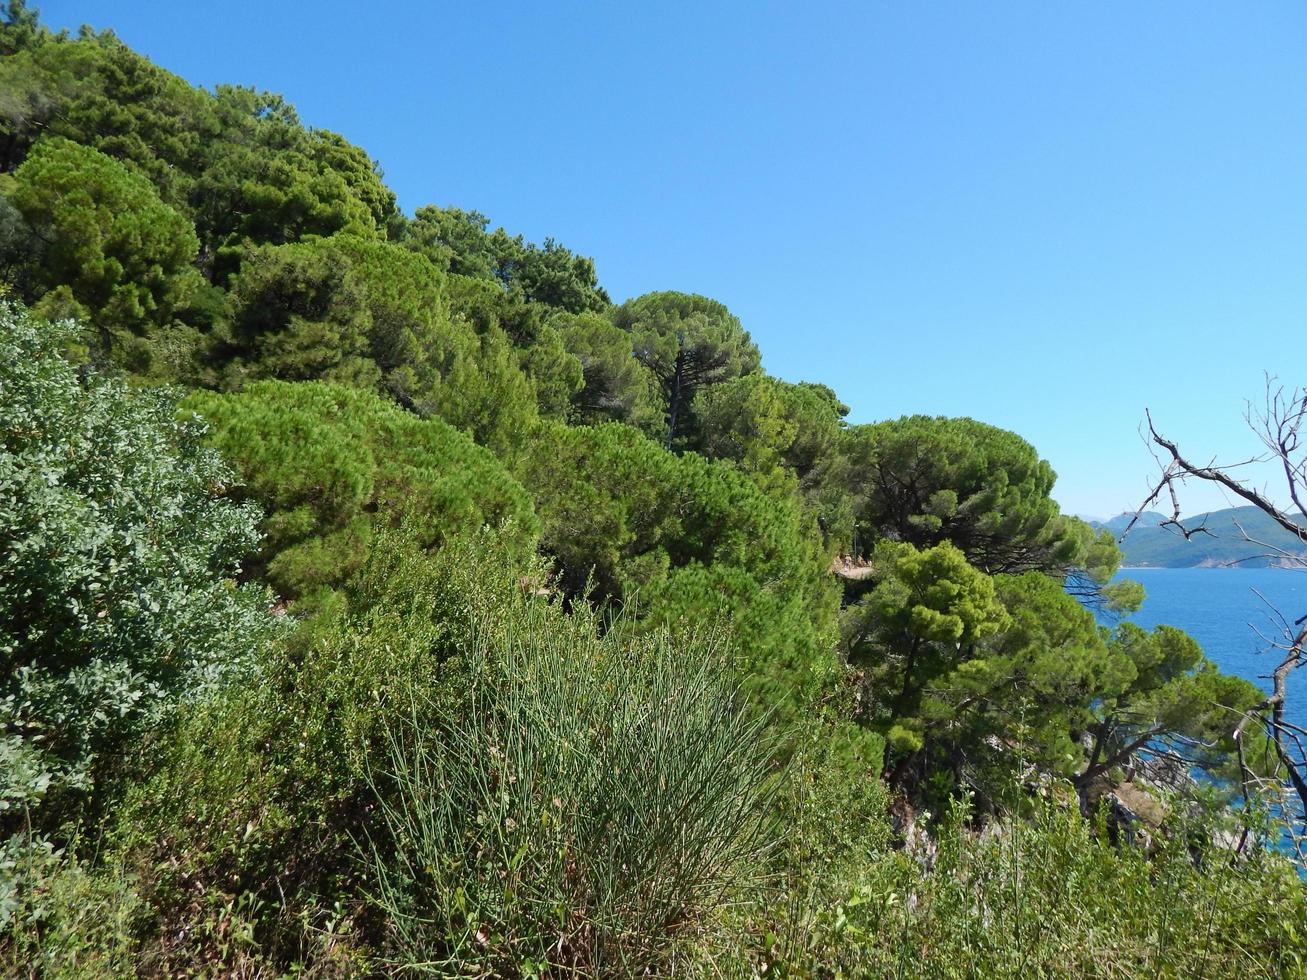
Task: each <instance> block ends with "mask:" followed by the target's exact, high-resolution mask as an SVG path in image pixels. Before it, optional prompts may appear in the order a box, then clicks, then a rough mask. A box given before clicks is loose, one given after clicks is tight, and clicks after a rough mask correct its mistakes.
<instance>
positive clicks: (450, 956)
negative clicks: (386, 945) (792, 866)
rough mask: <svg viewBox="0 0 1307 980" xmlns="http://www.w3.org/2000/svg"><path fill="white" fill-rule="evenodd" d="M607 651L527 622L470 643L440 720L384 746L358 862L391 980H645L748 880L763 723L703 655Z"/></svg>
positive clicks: (407, 729)
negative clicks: (403, 973) (412, 979)
mask: <svg viewBox="0 0 1307 980" xmlns="http://www.w3.org/2000/svg"><path fill="white" fill-rule="evenodd" d="M618 636H619V633H618V632H609V633H608V634H607V636H606V637H605V638H604V639H597V638H596V633H595V624H594V622H593V620H592V619H590V618H589V617H587V616H585V615H581V614H577V615H574V616H573V618H571V619H570V620H567V619H563V618H561V617H559V616H557V614H556V610H555V609H554V608H552V607H547V608H539V609H536V610H534V611H533V614H532V615H531V616H530V617H528V619H527V620H526V621H524V622H522V623H520V624H517V626H516V628H514V629H513V630H511V631H509V632H508V633H506V634H505V635H503V637H502V638H501V639H498V640H496V639H494V638H492V637H491V636H487V635H478V636H477V638H476V641H475V644H474V646H473V648H472V651H470V652H471V654H472V656H473V658H474V663H473V664H472V677H471V685H472V692H471V696H470V699H469V702H468V704H467V706H466V709H465V711H464V712H463V713H462V714H461V715H460V716H458V717H455V718H449V719H447V720H446V721H445V722H444V723H443V724H440V725H438V726H436V727H435V728H431V727H427V726H425V725H423V724H421V723H420V722H419V721H418V720H417V718H416V717H415V718H413V720H412V721H409V722H404V723H401V724H399V725H397V726H395V727H394V728H392V730H391V732H390V739H389V741H390V747H389V753H388V771H386V772H384V773H377V774H376V775H375V776H374V785H375V786H376V789H377V793H378V796H379V797H380V798H382V799H383V800H384V802H383V805H382V808H381V814H382V817H383V826H384V833H383V834H381V835H379V840H378V841H377V842H376V843H375V845H374V850H373V862H374V866H375V869H376V871H375V874H376V878H377V881H378V885H379V889H378V897H377V900H378V902H379V904H380V906H381V908H382V909H383V910H384V911H385V913H386V916H387V918H388V921H389V923H390V929H391V933H392V949H393V956H394V959H393V964H394V965H395V966H399V967H402V968H404V969H405V970H408V971H412V972H415V973H430V974H434V975H450V974H458V975H494V976H503V977H512V976H540V975H545V974H549V975H554V974H555V972H556V971H561V972H563V973H566V974H567V975H577V976H636V975H644V974H647V973H657V974H659V975H665V974H666V973H667V972H669V971H670V970H671V968H672V963H673V962H674V961H675V960H676V959H677V958H678V957H683V956H684V954H685V953H686V943H687V942H689V941H691V940H692V939H694V938H695V937H696V936H698V935H699V934H700V933H701V931H702V930H703V929H704V928H705V927H706V925H707V924H708V923H710V922H711V921H712V920H713V919H714V918H715V917H716V916H717V915H718V914H719V913H720V911H721V906H723V905H724V904H726V903H729V902H733V901H735V900H737V898H738V896H740V895H741V894H744V893H746V892H747V891H748V888H747V886H748V884H749V883H750V882H751V881H752V880H756V879H757V878H758V877H759V875H760V873H761V868H760V864H761V862H762V860H763V858H764V856H765V854H766V852H767V851H768V849H769V847H770V846H771V845H772V843H773V837H774V831H773V829H772V826H771V824H770V821H769V818H768V815H769V813H770V812H771V795H772V786H773V781H772V777H771V775H770V773H769V771H768V770H769V752H768V739H767V738H766V736H765V735H764V729H763V722H762V721H760V720H750V719H748V718H747V717H746V716H745V715H743V714H742V713H741V712H740V711H739V710H738V709H737V708H736V707H735V706H734V704H733V697H732V691H731V685H730V683H729V682H728V681H727V680H726V679H725V678H727V677H729V676H730V671H729V668H727V667H726V665H725V664H724V663H723V661H722V657H721V653H720V651H719V650H718V649H717V647H716V644H715V643H714V642H713V641H712V640H711V639H707V638H704V637H694V636H687V637H683V638H680V639H673V638H672V637H671V636H669V635H668V634H666V633H658V634H653V635H649V636H646V637H644V638H642V639H640V640H637V641H634V642H630V641H626V642H623V641H620V640H618V639H617V638H618Z"/></svg>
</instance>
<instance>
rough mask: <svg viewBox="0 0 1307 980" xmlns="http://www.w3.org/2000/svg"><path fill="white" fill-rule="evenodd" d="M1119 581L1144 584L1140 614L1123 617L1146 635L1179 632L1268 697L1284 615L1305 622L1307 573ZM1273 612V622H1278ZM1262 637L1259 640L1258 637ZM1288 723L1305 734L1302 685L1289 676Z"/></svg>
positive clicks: (1202, 573) (1142, 571) (1163, 571)
mask: <svg viewBox="0 0 1307 980" xmlns="http://www.w3.org/2000/svg"><path fill="white" fill-rule="evenodd" d="M1120 577H1121V578H1131V579H1135V580H1136V581H1139V582H1142V583H1143V585H1144V588H1145V589H1147V590H1148V598H1147V599H1145V600H1144V604H1143V607H1142V608H1141V609H1140V610H1139V612H1137V613H1135V614H1134V615H1133V616H1130V617H1128V618H1129V620H1130V621H1131V622H1133V623H1136V624H1138V625H1139V626H1142V627H1144V628H1145V629H1151V628H1153V627H1154V626H1158V625H1162V624H1165V625H1168V626H1176V627H1178V628H1180V629H1182V630H1184V631H1185V632H1186V633H1188V634H1189V635H1190V636H1192V637H1193V638H1194V639H1195V640H1197V641H1198V642H1199V643H1200V644H1201V645H1202V648H1203V650H1204V651H1205V652H1206V653H1207V656H1208V657H1209V658H1211V659H1212V660H1213V661H1214V662H1215V663H1216V665H1217V666H1218V667H1220V668H1221V670H1223V671H1225V672H1227V673H1231V674H1237V675H1239V676H1240V677H1246V678H1247V679H1248V680H1250V681H1252V682H1253V683H1255V684H1256V685H1257V686H1258V687H1260V688H1262V690H1264V691H1269V690H1270V687H1271V682H1270V679H1269V676H1270V673H1271V671H1272V670H1274V669H1275V667H1276V665H1277V664H1279V662H1280V660H1281V658H1282V654H1281V651H1279V650H1277V649H1273V648H1272V647H1271V642H1272V641H1278V642H1283V630H1284V624H1283V622H1282V621H1281V619H1280V618H1279V617H1280V616H1282V617H1283V618H1284V620H1287V621H1288V622H1289V623H1290V624H1292V622H1293V620H1295V619H1298V618H1299V617H1301V616H1304V615H1307V571H1298V570H1287V569H1277V568H1129V569H1124V570H1123V571H1122V572H1121V573H1120ZM1277 613H1278V615H1277ZM1258 631H1260V633H1261V635H1260V636H1259V635H1258ZM1287 689H1288V703H1287V705H1286V709H1285V718H1286V720H1287V721H1289V722H1290V723H1292V724H1295V725H1299V726H1303V727H1307V678H1304V677H1301V676H1295V673H1291V674H1290V675H1289V679H1288V682H1287Z"/></svg>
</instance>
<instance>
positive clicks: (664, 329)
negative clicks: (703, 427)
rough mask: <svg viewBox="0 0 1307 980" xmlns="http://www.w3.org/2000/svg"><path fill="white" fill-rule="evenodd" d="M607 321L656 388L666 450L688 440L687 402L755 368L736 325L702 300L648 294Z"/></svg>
mask: <svg viewBox="0 0 1307 980" xmlns="http://www.w3.org/2000/svg"><path fill="white" fill-rule="evenodd" d="M612 316H613V322H614V323H616V324H617V325H618V326H619V327H621V328H622V329H623V330H625V331H627V332H628V333H630V335H631V343H632V346H633V349H634V350H635V356H636V357H637V358H639V359H640V361H641V363H643V364H644V365H645V366H646V367H648V368H649V369H650V370H651V371H653V373H654V376H655V377H656V378H657V379H658V383H659V385H660V386H661V388H662V393H663V405H664V411H665V413H666V425H665V435H666V443H667V446H668V447H669V448H670V447H671V446H672V445H674V444H675V443H676V442H677V441H678V440H680V439H682V438H691V437H692V436H693V435H694V432H695V425H694V418H693V402H694V399H695V396H696V395H697V394H698V393H699V392H700V391H702V390H704V389H705V388H708V387H710V386H712V385H715V384H720V383H721V382H723V381H729V380H730V379H731V378H737V377H740V376H741V375H745V374H750V373H752V372H754V371H757V370H758V368H759V366H760V364H761V356H760V355H759V353H758V348H757V347H756V346H755V345H754V343H753V341H752V340H751V339H750V338H749V334H748V332H747V331H746V330H745V329H744V327H743V326H741V325H740V321H739V320H738V319H737V318H736V317H735V316H733V315H732V314H731V311H730V310H728V309H727V308H726V307H725V306H723V305H722V304H721V303H719V302H717V301H716V300H712V299H708V298H707V297H706V296H695V295H691V294H689V293H673V292H663V293H648V294H646V295H644V296H640V297H637V298H636V299H632V300H628V301H627V302H625V303H623V304H622V305H621V306H619V307H616V308H615V309H614V310H613V313H612Z"/></svg>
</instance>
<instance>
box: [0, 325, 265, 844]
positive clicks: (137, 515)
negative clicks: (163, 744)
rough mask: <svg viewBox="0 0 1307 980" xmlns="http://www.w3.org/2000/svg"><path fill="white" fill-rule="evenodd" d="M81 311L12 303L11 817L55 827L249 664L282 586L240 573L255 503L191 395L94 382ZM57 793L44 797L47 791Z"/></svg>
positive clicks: (3, 604)
mask: <svg viewBox="0 0 1307 980" xmlns="http://www.w3.org/2000/svg"><path fill="white" fill-rule="evenodd" d="M75 335H76V331H75V328H74V326H73V325H71V324H56V325H49V324H46V323H43V322H41V321H39V320H36V319H35V318H32V317H29V316H28V315H26V314H24V313H23V312H21V311H20V310H18V309H16V308H14V307H6V308H3V309H0V393H2V395H0V440H2V441H0V570H2V573H0V677H3V681H0V728H2V729H3V733H4V734H3V739H2V741H0V755H2V756H3V763H4V765H3V767H0V768H2V769H3V771H4V774H5V777H6V778H5V781H4V785H3V796H0V826H3V827H5V828H7V829H9V830H12V829H13V828H14V827H15V825H16V822H17V821H18V820H19V819H21V814H22V811H24V810H25V809H31V810H38V809H39V810H40V811H41V812H40V813H39V815H37V814H35V813H34V814H33V816H32V818H31V819H32V821H33V823H35V824H36V825H37V826H43V827H50V828H53V827H54V826H56V825H57V821H58V820H59V819H60V818H61V817H64V816H67V815H68V812H69V810H68V807H69V806H71V805H72V804H73V803H75V802H77V801H79V800H81V799H82V798H83V794H84V793H85V791H87V790H89V789H91V788H92V784H93V776H94V775H95V774H96V773H97V772H99V771H103V770H105V769H107V768H108V767H110V766H112V765H113V763H114V761H115V759H116V757H117V755H118V754H119V753H120V751H121V749H122V747H123V746H124V745H125V744H127V743H129V742H130V741H131V740H132V739H134V738H137V737H139V736H140V735H141V733H142V732H144V731H146V730H148V729H149V728H150V726H152V725H154V724H157V723H158V722H159V721H160V720H161V719H163V718H164V717H166V716H167V715H168V713H169V712H170V711H172V710H173V709H174V708H175V707H176V705H177V703H178V702H179V701H180V700H183V699H186V698H190V697H197V696H200V694H201V693H202V692H204V691H206V690H210V689H212V688H213V687H214V686H215V685H217V684H218V683H219V682H220V681H221V680H222V679H223V678H224V677H227V676H230V675H233V674H239V673H240V672H241V671H243V670H246V669H248V667H249V665H250V662H251V660H252V658H253V657H254V656H255V654H256V653H257V651H258V650H259V648H260V647H261V646H262V645H263V644H264V643H265V642H266V641H267V640H268V638H269V637H270V636H271V634H272V632H273V631H274V625H273V620H272V619H271V617H270V616H269V615H268V611H267V607H268V597H267V595H266V593H265V591H264V590H263V589H262V588H260V587H258V586H254V585H250V586H244V587H240V588H237V587H236V586H235V585H234V584H233V583H232V581H231V578H232V576H233V575H234V573H235V572H236V569H237V565H238V563H239V561H240V560H241V558H242V557H243V556H244V555H245V554H246V553H247V552H249V551H250V550H251V549H252V548H253V547H254V546H255V544H256V542H257V540H258V537H257V534H256V531H255V527H256V523H257V520H258V512H257V510H256V509H255V508H254V507H252V506H250V505H242V504H235V503H232V502H231V501H229V500H226V499H223V497H222V496H221V493H222V491H223V490H224V489H225V488H226V487H227V486H228V485H229V483H230V482H231V480H232V478H233V474H232V473H231V471H230V470H229V469H228V467H227V465H226V464H225V463H224V462H222V460H221V459H220V458H219V457H218V455H217V454H216V453H215V452H213V451H212V450H210V449H207V448H205V447H204V446H203V443H202V440H201V437H202V435H203V432H204V428H203V426H202V425H201V424H199V423H198V422H194V421H192V422H177V421H175V413H176V406H177V397H176V395H174V394H171V393H169V392H165V391H153V390H137V389H131V388H128V387H126V386H125V385H123V384H122V383H120V382H118V381H114V380H111V379H108V378H105V377H101V376H98V375H95V374H90V375H88V376H86V377H85V378H84V379H82V378H79V376H78V372H77V371H76V370H75V369H74V368H73V366H72V365H70V364H69V363H67V362H66V361H65V360H63V359H62V358H61V357H60V356H59V355H60V351H61V349H62V348H63V347H64V346H65V345H67V344H69V343H71V342H72V340H73V338H74V337H75ZM43 801H44V803H45V806H41V804H42V803H43Z"/></svg>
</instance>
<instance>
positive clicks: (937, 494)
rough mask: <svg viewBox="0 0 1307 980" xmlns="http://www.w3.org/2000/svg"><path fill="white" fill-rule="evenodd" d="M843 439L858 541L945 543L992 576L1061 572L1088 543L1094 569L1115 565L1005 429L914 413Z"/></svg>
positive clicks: (1041, 464)
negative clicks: (1052, 494) (886, 539)
mask: <svg viewBox="0 0 1307 980" xmlns="http://www.w3.org/2000/svg"><path fill="white" fill-rule="evenodd" d="M843 442H844V445H843V454H844V456H845V458H846V460H847V465H848V467H849V473H848V481H849V485H850V488H851V490H852V492H853V493H854V495H855V499H856V508H857V520H858V525H859V533H860V535H861V536H862V539H863V542H864V546H866V545H867V542H869V541H874V540H875V539H876V538H879V537H882V536H884V537H889V538H891V539H893V540H897V541H905V542H907V543H908V544H912V545H914V546H916V547H918V548H929V547H932V546H934V545H936V544H939V543H941V542H943V541H949V542H952V543H953V544H954V545H956V546H957V547H959V548H961V549H962V551H963V552H965V554H966V556H967V559H968V560H969V561H971V562H972V563H973V564H975V565H976V566H977V567H978V568H980V569H982V570H984V571H985V572H987V573H989V574H991V575H994V574H998V573H1000V572H1008V573H1012V572H1024V571H1030V570H1036V571H1044V572H1055V573H1058V574H1065V573H1067V572H1069V571H1071V570H1072V569H1077V568H1083V567H1084V566H1085V564H1086V560H1087V552H1088V550H1089V548H1090V546H1091V545H1094V546H1097V548H1098V549H1099V550H1098V552H1097V553H1096V554H1095V555H1094V571H1095V574H1096V576H1099V577H1100V579H1101V576H1102V575H1104V574H1108V575H1110V572H1109V571H1108V569H1110V570H1111V571H1115V570H1116V565H1117V564H1118V563H1119V561H1120V556H1119V555H1115V556H1113V555H1112V554H1111V551H1112V550H1114V549H1107V550H1106V551H1104V549H1106V539H1104V538H1102V536H1098V537H1095V535H1094V534H1093V532H1089V530H1088V528H1087V527H1086V526H1085V524H1084V522H1083V521H1079V520H1077V519H1075V518H1069V517H1065V516H1063V515H1062V514H1060V513H1059V511H1058V506H1057V503H1056V502H1055V501H1054V500H1053V499H1052V498H1051V497H1050V496H1049V493H1050V491H1051V490H1052V489H1053V481H1054V479H1055V478H1056V476H1055V474H1054V473H1053V468H1052V467H1051V466H1049V464H1048V463H1047V462H1046V461H1044V460H1042V459H1040V458H1039V456H1038V454H1037V453H1036V452H1035V449H1034V447H1033V446H1031V445H1030V444H1029V443H1028V442H1026V441H1025V440H1024V439H1022V438H1021V437H1020V436H1018V435H1016V434H1014V433H1011V432H1007V431H1004V430H1003V429H998V428H995V427H993V426H990V425H985V424H983V423H980V422H975V421H972V420H971V419H950V418H931V417H928V416H924V415H914V416H911V417H908V418H902V419H898V420H897V421H893V422H878V423H876V424H874V425H860V426H854V427H852V428H850V429H848V430H847V431H846V433H845V436H844V439H843ZM1101 580H1102V581H1105V579H1101Z"/></svg>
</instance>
